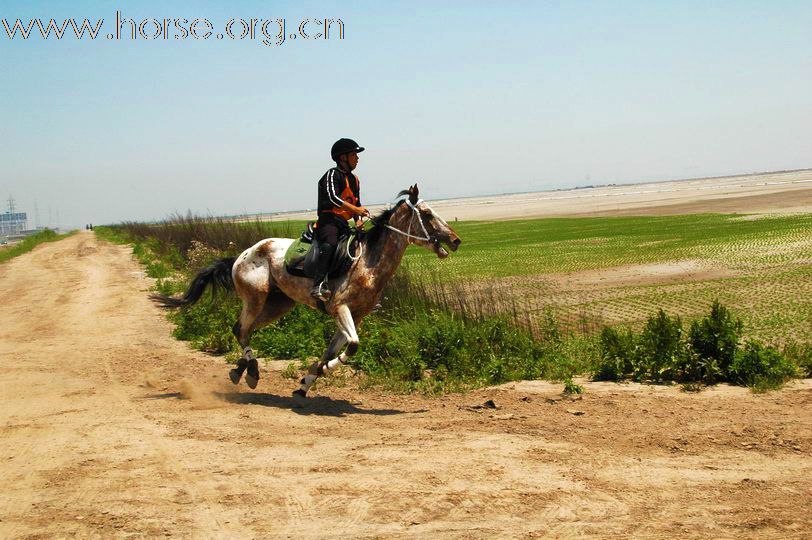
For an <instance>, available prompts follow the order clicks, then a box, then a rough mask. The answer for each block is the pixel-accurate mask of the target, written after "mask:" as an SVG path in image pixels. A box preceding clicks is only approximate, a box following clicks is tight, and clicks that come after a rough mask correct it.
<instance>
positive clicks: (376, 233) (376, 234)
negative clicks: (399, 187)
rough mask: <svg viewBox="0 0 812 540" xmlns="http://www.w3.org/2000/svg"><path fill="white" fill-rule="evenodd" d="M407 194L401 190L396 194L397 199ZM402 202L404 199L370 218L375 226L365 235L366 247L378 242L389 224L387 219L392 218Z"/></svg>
mask: <svg viewBox="0 0 812 540" xmlns="http://www.w3.org/2000/svg"><path fill="white" fill-rule="evenodd" d="M408 193H409V192H408V191H407V190H403V191H401V192H400V193H398V197H400V196H401V195H406V194H408ZM404 201H405V199H404V200H400V201H398V202H397V203H396V204H395V206H393V207H391V208H387V209H386V210H384V211H382V212H381V213H379V214H378V215H377V216H375V217H373V218H372V222H373V223H374V224H375V226H374V227H372V228H371V229H370V230H369V232H368V233H367V245H369V246H374V245H375V244H377V243H378V240H380V238H381V235H382V234H383V232H384V231H385V230H386V227H384V225H385V224H387V223H389V218H391V217H392V214H394V213H395V210H397V209H398V207H399V206H400V205H401V204H403V203H404Z"/></svg>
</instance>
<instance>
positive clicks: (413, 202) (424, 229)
mask: <svg viewBox="0 0 812 540" xmlns="http://www.w3.org/2000/svg"><path fill="white" fill-rule="evenodd" d="M404 195H408V198H407V199H405V200H404V201H402V202H401V203H399V206H398V208H397V210H396V211H395V213H394V214H393V216H392V219H391V220H390V223H391V224H392V225H393V226H395V227H396V228H397V229H398V230H399V231H400V232H401V233H406V234H407V235H409V240H410V241H411V242H412V243H414V244H417V245H419V246H422V247H424V248H426V249H429V250H431V251H433V252H434V253H436V254H437V256H438V257H439V258H441V259H444V258H446V257H448V251H446V249H445V248H444V247H443V244H445V245H446V246H448V248H449V249H450V250H451V251H457V248H458V247H459V246H460V244H461V243H462V239H460V237H459V236H458V235H457V233H456V232H454V229H452V228H451V226H450V225H449V224H448V223H446V221H445V220H444V219H443V218H442V217H440V215H438V214H437V213H436V212H435V211H434V210H433V209H432V208H431V207H430V206H429V205H428V204H427V203H426V202H425V201H423V200H421V199H420V190H419V189H418V187H417V184H415V185H413V186H411V187H410V188H409V189H404V190H403V191H401V192H400V193H399V194H398V197H402V196H404Z"/></svg>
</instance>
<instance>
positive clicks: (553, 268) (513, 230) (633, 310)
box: [404, 214, 812, 343]
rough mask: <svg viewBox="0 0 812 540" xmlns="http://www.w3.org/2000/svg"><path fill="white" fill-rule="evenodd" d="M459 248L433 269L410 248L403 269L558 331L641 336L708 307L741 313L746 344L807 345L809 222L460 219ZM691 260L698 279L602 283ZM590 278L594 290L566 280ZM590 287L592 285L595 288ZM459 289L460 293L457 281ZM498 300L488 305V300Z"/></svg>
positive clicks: (806, 218) (704, 217)
mask: <svg viewBox="0 0 812 540" xmlns="http://www.w3.org/2000/svg"><path fill="white" fill-rule="evenodd" d="M453 226H454V228H455V229H456V230H457V232H458V233H459V234H460V236H461V237H462V238H463V244H462V246H461V247H460V249H459V251H457V252H456V253H454V254H452V256H451V257H450V258H449V259H447V260H444V261H440V260H438V259H437V258H436V256H434V255H433V254H431V253H428V252H426V251H425V250H420V249H415V248H411V249H410V250H408V251H407V254H406V257H405V258H404V263H405V264H406V265H408V267H409V269H410V270H411V271H412V272H414V273H417V274H422V275H423V276H430V278H431V279H432V280H439V281H441V282H444V283H445V284H446V286H447V288H448V289H449V290H451V289H456V293H455V294H457V295H460V294H465V295H466V296H467V297H469V298H471V299H475V298H478V297H480V296H482V294H483V291H484V293H485V299H484V300H481V301H477V300H472V301H471V303H479V304H482V305H490V304H493V303H494V300H496V303H498V304H500V305H502V307H504V305H505V304H509V303H510V302H511V301H513V300H515V301H516V302H518V304H519V305H518V309H519V311H520V312H523V313H525V314H527V316H528V317H530V318H533V317H534V316H536V314H538V313H541V312H543V311H544V310H552V311H553V312H554V313H555V315H556V317H557V318H558V319H559V320H560V321H561V322H562V323H564V324H565V326H566V327H567V328H572V329H578V328H581V327H583V328H588V329H592V330H594V329H596V328H599V327H600V326H601V325H603V324H626V325H630V326H632V327H635V328H639V327H641V326H642V324H643V323H644V321H645V319H646V317H648V316H649V315H650V314H651V312H652V310H656V309H657V308H663V309H664V310H666V311H667V312H669V313H674V314H677V315H680V316H682V317H683V318H685V319H686V320H691V319H693V318H696V317H698V316H700V315H701V314H702V313H703V312H704V311H705V310H706V309H707V307H708V306H709V305H710V304H711V302H713V300H714V299H717V298H718V299H720V300H721V301H722V302H723V303H724V304H725V305H728V306H730V307H731V308H733V309H735V310H736V311H737V312H739V313H741V314H742V319H743V320H744V322H745V325H746V327H747V329H748V336H749V337H754V338H758V339H762V340H766V341H769V342H775V343H786V342H788V341H791V340H793V339H794V340H801V341H812V266H810V261H812V214H805V215H788V216H770V217H760V218H759V219H752V218H750V217H747V216H736V215H720V214H700V215H681V216H662V217H646V216H634V217H586V218H547V219H533V220H517V221H502V222H460V223H454V224H453ZM675 261H693V264H696V265H698V266H699V267H700V270H701V271H702V272H704V273H705V274H706V275H704V277H703V275H702V274H700V275H699V277H694V278H690V279H685V278H683V277H679V278H675V279H671V280H670V281H669V280H667V279H660V280H648V281H646V280H642V281H638V282H617V283H613V282H612V278H611V276H610V277H609V278H608V279H607V280H606V281H605V282H602V283H601V282H600V278H601V275H600V270H602V269H611V268H618V267H629V266H631V265H648V264H658V263H669V262H675ZM578 273H582V274H580V275H584V274H583V273H591V278H590V279H591V280H592V283H578V282H572V283H568V282H567V280H568V279H569V277H570V276H573V275H575V276H577V275H579V274H578ZM595 282H597V283H595ZM461 283H462V284H465V286H464V287H462V289H463V290H460V288H461V286H460V284H461ZM494 297H496V298H494Z"/></svg>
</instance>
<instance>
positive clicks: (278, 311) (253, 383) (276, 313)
mask: <svg viewBox="0 0 812 540" xmlns="http://www.w3.org/2000/svg"><path fill="white" fill-rule="evenodd" d="M294 305H296V302H294V301H293V300H291V299H290V298H288V297H287V296H285V295H284V294H282V293H281V292H278V291H277V292H272V293H270V294H269V295H268V297H267V298H266V299H265V303H264V305H263V306H262V309H261V311H260V312H259V315H257V316H256V317H254V318H253V321H252V322H251V325H250V328H249V329H248V331H247V332H243V331H241V332H240V335H241V337H240V338H239V341H240V346H242V347H243V357H242V358H241V359H240V361H242V360H245V371H246V373H245V383H246V384H247V385H248V386H249V388H251V389H254V388H256V387H257V384H258V383H259V362H257V358H256V356H254V351H253V350H252V349H251V347H250V346H249V345H248V342H249V341H250V339H251V335H252V334H253V333H254V332H255V331H257V330H258V329H260V328H261V327H263V326H266V325H268V324H271V323H272V322H274V321H277V320H279V319H280V318H281V317H282V316H283V315H285V314H286V313H287V312H289V311H290V310H291V309H293V306H294ZM239 322H240V325H241V326H242V316H241V317H240V321H239ZM242 336H244V337H242ZM239 366H240V363H239V362H238V363H237V369H239ZM232 371H234V370H232ZM231 380H232V382H234V379H233V378H232V379H231ZM237 382H239V378H237ZM235 384H236V383H235Z"/></svg>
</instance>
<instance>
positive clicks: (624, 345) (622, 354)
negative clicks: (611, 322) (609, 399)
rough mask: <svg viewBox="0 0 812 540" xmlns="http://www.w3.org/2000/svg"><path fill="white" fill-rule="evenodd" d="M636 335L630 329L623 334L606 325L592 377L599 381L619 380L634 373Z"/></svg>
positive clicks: (602, 332)
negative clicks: (633, 361)
mask: <svg viewBox="0 0 812 540" xmlns="http://www.w3.org/2000/svg"><path fill="white" fill-rule="evenodd" d="M635 349H636V345H635V336H634V334H633V333H632V332H631V331H630V330H628V331H626V333H624V334H621V333H620V332H618V331H617V330H615V329H614V328H610V327H608V326H607V327H604V329H603V330H602V331H601V336H600V354H599V356H598V358H597V363H595V364H594V365H593V366H592V377H593V378H594V379H595V380H598V381H619V380H621V379H624V378H625V377H626V376H628V375H631V373H632V359H633V358H634V355H635V353H636V351H635Z"/></svg>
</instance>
